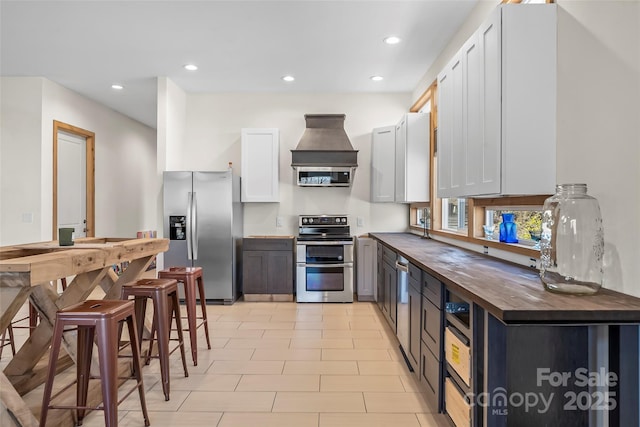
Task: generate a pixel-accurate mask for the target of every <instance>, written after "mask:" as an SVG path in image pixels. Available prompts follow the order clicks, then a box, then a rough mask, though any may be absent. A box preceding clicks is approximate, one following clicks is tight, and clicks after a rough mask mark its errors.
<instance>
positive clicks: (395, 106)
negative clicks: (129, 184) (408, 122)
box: [167, 93, 410, 236]
mask: <svg viewBox="0 0 640 427" xmlns="http://www.w3.org/2000/svg"><path fill="white" fill-rule="evenodd" d="M409 101H410V94H408V93H404V94H356V93H354V94H314V93H304V94H302V93H301V94H262V93H261V94H256V93H229V94H204V95H196V94H187V102H186V111H187V113H186V128H185V135H184V140H183V141H180V147H181V150H182V158H181V161H180V162H179V164H175V163H174V164H172V167H173V168H174V169H186V170H224V169H226V168H227V165H228V163H229V162H232V163H233V167H234V169H235V170H236V172H237V173H239V174H241V173H242V171H241V170H240V130H241V129H242V128H243V127H254V128H255V127H275V128H279V129H280V200H281V201H280V203H247V204H245V205H244V218H245V220H244V234H245V235H246V236H248V235H269V234H278V235H283V234H284V235H296V234H297V216H298V215H299V214H319V213H347V214H349V215H351V216H352V221H353V222H352V232H353V233H354V234H361V233H364V232H367V231H369V230H376V231H404V230H406V229H407V225H408V208H407V206H405V205H395V204H371V203H369V195H370V182H369V181H370V173H369V171H370V163H371V129H372V128H374V127H378V126H386V125H391V124H395V123H396V122H397V121H398V120H399V119H400V117H401V115H402V114H403V113H404V112H405V111H407V109H408V106H409ZM305 113H345V114H346V121H345V130H346V132H347V134H348V135H349V137H350V139H351V143H352V145H353V146H354V148H355V149H356V150H360V152H359V154H358V163H359V165H360V166H359V167H358V169H357V171H356V174H355V180H354V184H353V186H352V187H351V188H299V187H297V186H294V185H293V182H294V178H293V171H292V169H291V152H290V150H292V149H294V148H295V147H296V145H297V144H298V141H299V140H300V136H301V135H302V133H303V131H304V128H305V121H304V114H305ZM169 151H170V148H167V152H169ZM278 216H281V217H283V219H284V227H280V228H276V217H278ZM357 217H362V218H363V220H364V226H363V227H360V228H358V227H356V218H357Z"/></svg>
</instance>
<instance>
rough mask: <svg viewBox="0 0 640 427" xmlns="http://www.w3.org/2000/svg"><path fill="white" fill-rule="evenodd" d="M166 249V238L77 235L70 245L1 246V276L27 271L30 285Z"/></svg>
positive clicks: (49, 243)
mask: <svg viewBox="0 0 640 427" xmlns="http://www.w3.org/2000/svg"><path fill="white" fill-rule="evenodd" d="M168 249H169V240H168V239H159V238H147V239H118V238H86V239H77V240H76V241H75V244H74V245H73V246H60V245H59V244H58V242H57V241H52V242H41V243H29V244H25V245H15V246H3V247H1V248H0V276H3V275H5V274H8V273H29V276H30V282H31V285H37V284H41V283H46V282H49V281H51V280H57V279H58V278H60V277H68V276H74V275H76V274H79V273H84V272H87V271H93V270H96V269H98V268H102V267H106V266H109V265H113V264H118V263H121V262H124V261H132V260H134V259H138V258H141V257H144V256H150V255H155V254H158V253H160V252H164V251H166V250H168Z"/></svg>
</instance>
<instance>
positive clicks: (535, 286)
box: [370, 233, 640, 324]
mask: <svg viewBox="0 0 640 427" xmlns="http://www.w3.org/2000/svg"><path fill="white" fill-rule="evenodd" d="M370 235H371V237H373V238H374V239H376V240H378V241H379V242H381V243H383V244H385V245H387V246H389V247H391V248H392V249H394V250H395V251H397V252H399V253H401V254H402V255H403V256H404V257H405V258H407V259H409V260H410V261H411V262H412V263H414V264H415V265H417V266H419V267H420V268H421V269H423V270H424V271H427V272H428V273H430V274H431V275H433V276H435V277H436V278H438V279H439V280H440V281H442V282H443V283H444V284H445V285H446V286H448V287H450V288H451V289H452V290H454V291H455V292H456V293H458V294H460V296H463V297H466V298H468V299H469V300H471V301H472V302H474V303H476V304H478V305H479V306H481V307H482V308H484V309H485V310H487V311H488V312H489V313H491V314H492V315H493V316H495V317H496V318H497V319H499V320H501V321H502V322H504V323H507V324H510V323H640V298H635V297H632V296H629V295H625V294H621V293H619V292H615V291H611V290H608V289H601V290H600V292H598V293H597V294H596V295H593V296H573V295H561V294H556V293H551V292H549V291H546V290H545V289H544V288H543V285H542V282H541V281H540V276H539V275H538V270H537V269H534V268H528V267H522V266H519V265H516V264H512V263H509V262H506V261H502V260H499V259H496V258H492V257H489V256H487V255H483V254H479V253H477V252H473V251H469V250H466V249H462V248H459V247H456V246H452V245H449V244H446V243H442V242H438V241H436V240H430V239H422V238H421V237H419V236H416V235H414V234H409V233H371V234H370Z"/></svg>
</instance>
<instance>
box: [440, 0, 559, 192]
mask: <svg viewBox="0 0 640 427" xmlns="http://www.w3.org/2000/svg"><path fill="white" fill-rule="evenodd" d="M514 6H517V7H514ZM556 26H557V25H556V5H549V4H545V5H501V6H498V7H497V8H496V9H495V10H494V11H493V12H492V13H491V15H490V16H489V18H488V19H487V20H486V21H485V22H484V23H483V24H482V25H481V26H480V28H479V29H478V30H477V31H476V32H475V33H474V34H473V35H472V36H471V37H470V38H469V40H467V42H466V43H465V44H464V45H463V46H462V48H461V49H460V50H459V51H458V53H457V54H456V55H455V56H454V58H453V59H452V60H451V61H450V62H449V64H447V66H446V67H445V69H444V70H443V71H442V72H441V73H440V74H439V75H438V84H439V87H438V92H439V102H440V103H439V105H438V115H439V126H438V139H439V140H438V153H437V161H438V196H439V197H473V196H486V195H526V194H551V193H553V188H554V182H555V144H556V136H555V132H556V124H555V117H556V114H555V111H556V106H555V100H556V68H557V67H556Z"/></svg>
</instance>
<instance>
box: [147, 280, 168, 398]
mask: <svg viewBox="0 0 640 427" xmlns="http://www.w3.org/2000/svg"><path fill="white" fill-rule="evenodd" d="M153 300H154V301H153V306H154V309H153V324H154V325H155V329H156V332H157V336H158V356H160V373H161V376H162V391H163V392H164V400H169V386H170V385H169V381H170V380H169V378H170V376H169V325H170V324H171V318H170V317H169V322H167V321H166V320H167V319H166V317H165V316H166V315H167V314H168V313H169V307H168V306H167V302H168V301H167V299H166V298H159V297H158V295H157V293H156V294H155V295H154V298H153ZM149 351H151V347H149Z"/></svg>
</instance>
